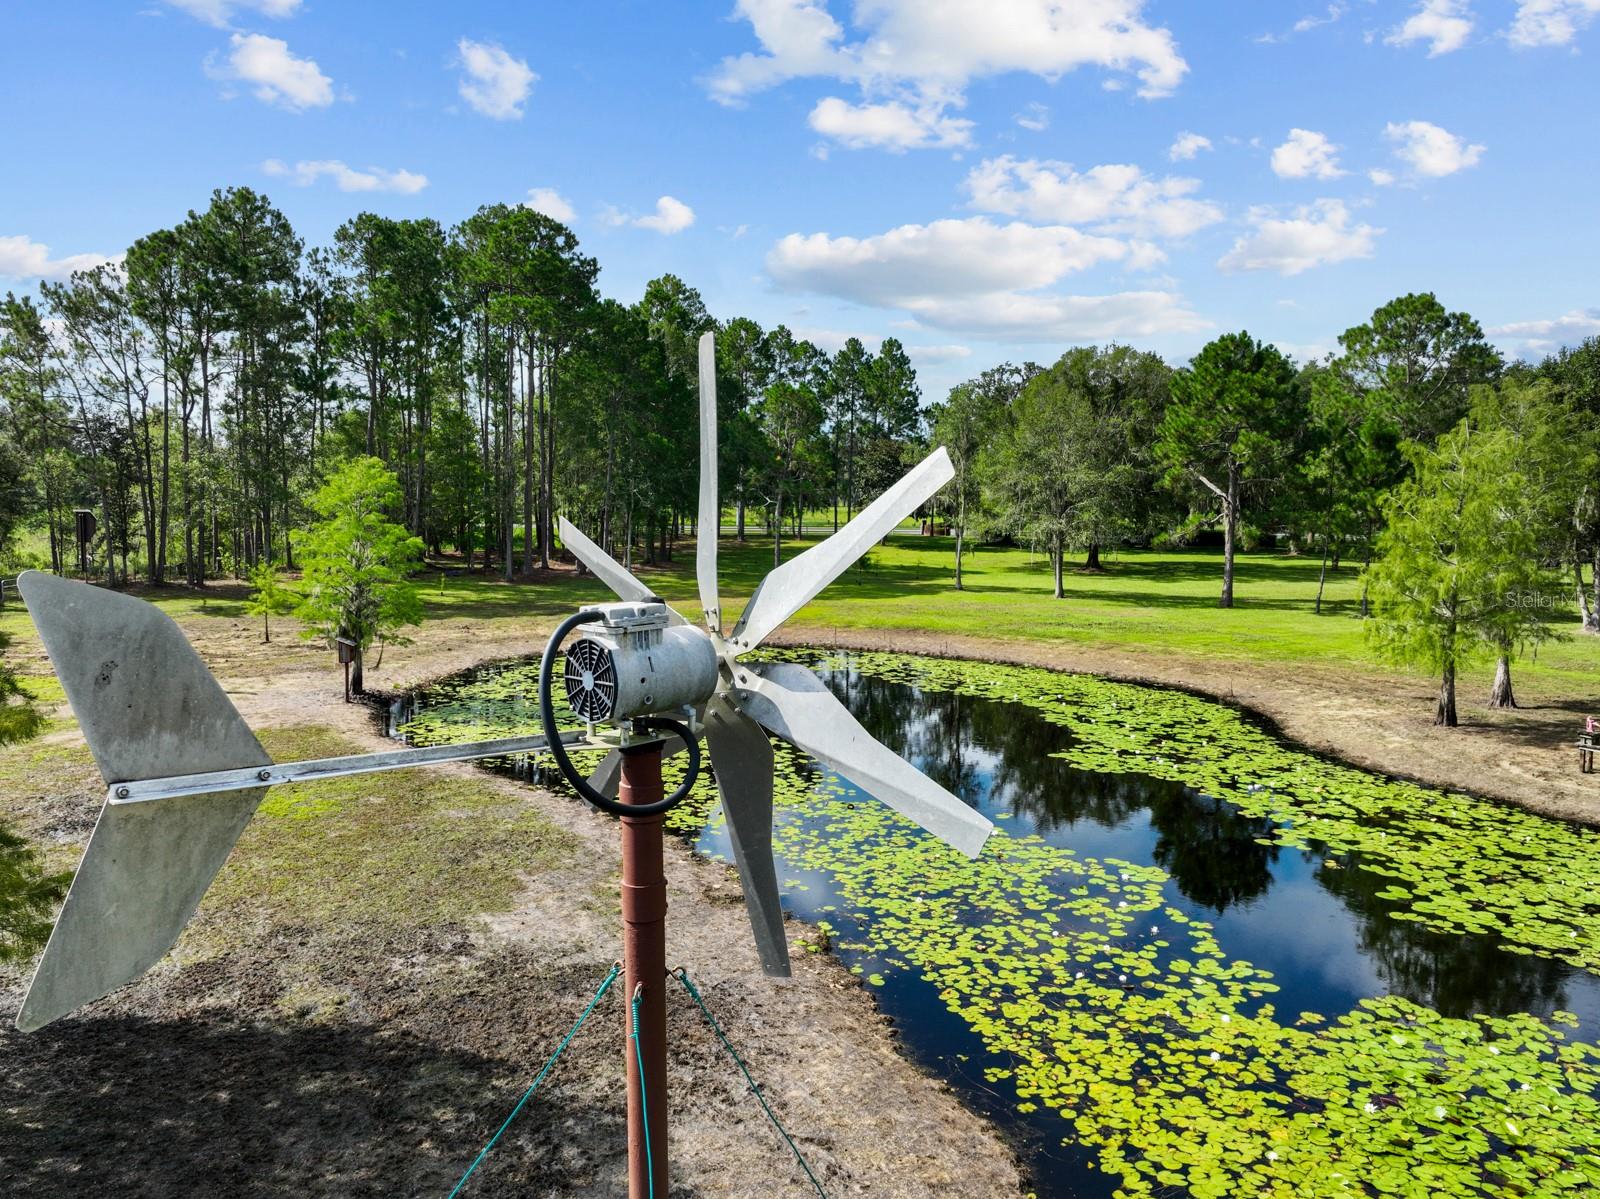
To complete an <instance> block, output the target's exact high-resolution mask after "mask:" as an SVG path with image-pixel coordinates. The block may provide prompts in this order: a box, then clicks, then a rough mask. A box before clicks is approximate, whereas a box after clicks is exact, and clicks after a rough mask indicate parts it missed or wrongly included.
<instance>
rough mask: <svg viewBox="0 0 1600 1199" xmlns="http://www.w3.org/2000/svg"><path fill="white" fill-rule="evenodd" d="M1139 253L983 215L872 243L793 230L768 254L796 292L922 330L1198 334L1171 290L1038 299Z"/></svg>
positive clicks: (1050, 335)
mask: <svg viewBox="0 0 1600 1199" xmlns="http://www.w3.org/2000/svg"><path fill="white" fill-rule="evenodd" d="M1133 252H1134V251H1133V250H1132V249H1131V248H1130V247H1129V246H1128V245H1127V244H1126V243H1125V242H1123V241H1120V240H1118V239H1116V238H1110V237H1100V236H1095V235H1093V234H1088V233H1084V232H1083V231H1081V230H1079V229H1074V228H1072V227H1070V226H1066V225H1042V226H1041V225H1029V224H1025V223H1023V222H1020V221H1014V222H1012V223H1010V224H1006V225H999V224H996V223H994V222H993V221H991V220H989V219H988V218H987V217H969V218H967V219H965V220H943V221H934V222H932V223H930V224H927V225H902V226H900V227H899V228H896V229H891V230H889V231H888V232H887V233H882V234H878V235H876V236H873V237H862V238H856V237H833V236H830V235H829V234H826V233H813V234H809V235H806V234H799V233H792V234H790V235H789V236H787V237H785V238H782V239H781V240H779V241H778V242H777V243H776V244H775V245H774V246H773V247H772V249H771V250H770V251H769V252H768V254H767V271H768V273H769V274H770V275H771V276H772V278H773V280H774V281H775V282H776V283H777V284H778V285H779V286H780V287H783V288H785V289H787V290H790V291H809V292H818V293H821V294H824V295H830V296H835V297H837V298H839V299H843V300H848V301H851V302H853V303H858V304H865V305H869V306H872V307H879V308H894V309H900V310H903V311H905V312H909V313H911V314H912V315H914V316H915V317H916V318H917V321H918V323H919V324H921V325H925V326H928V327H932V328H939V329H947V330H951V331H954V332H958V333H966V334H969V335H971V336H976V337H1000V338H1004V337H1016V338H1018V339H1021V340H1051V339H1060V338H1069V337H1079V338H1081V337H1099V336H1136V335H1151V334H1154V333H1158V332H1170V331H1173V330H1175V329H1187V328H1197V327H1199V318H1198V317H1196V316H1195V315H1194V313H1192V312H1190V311H1188V309H1187V308H1185V307H1184V305H1183V302H1182V300H1181V299H1180V298H1179V297H1177V296H1174V295H1171V294H1169V293H1165V292H1129V293H1123V294H1122V295H1116V296H1063V295H1054V294H1037V293H1038V292H1039V290H1040V289H1041V288H1045V287H1049V286H1051V285H1052V284H1055V283H1058V282H1060V281H1061V280H1062V279H1064V278H1066V277H1067V276H1069V275H1072V274H1077V273H1079V272H1081V271H1085V270H1088V269H1090V268H1091V267H1094V266H1096V265H1099V264H1101V263H1108V262H1123V261H1125V260H1127V259H1128V258H1129V257H1130V255H1131V254H1132V253H1133Z"/></svg>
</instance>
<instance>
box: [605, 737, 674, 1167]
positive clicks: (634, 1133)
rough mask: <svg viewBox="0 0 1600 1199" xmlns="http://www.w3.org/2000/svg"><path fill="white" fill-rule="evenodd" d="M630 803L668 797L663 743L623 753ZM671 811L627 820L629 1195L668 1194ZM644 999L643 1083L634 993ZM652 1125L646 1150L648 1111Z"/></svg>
mask: <svg viewBox="0 0 1600 1199" xmlns="http://www.w3.org/2000/svg"><path fill="white" fill-rule="evenodd" d="M617 798H618V800H620V801H621V802H622V803H624V804H650V803H655V802H656V801H658V800H659V799H660V798H661V743H660V742H659V741H658V742H656V743H654V744H652V745H643V746H639V747H638V748H635V749H625V750H623V751H622V781H621V785H620V786H619V788H618V791H617ZM663 819H664V815H663V814H657V815H655V816H624V817H623V818H622V964H623V968H624V976H623V977H624V979H625V981H626V985H627V990H626V991H624V992H623V994H624V995H625V996H626V998H627V1003H626V1004H624V1007H623V1020H624V1023H625V1025H626V1028H625V1035H624V1038H623V1045H624V1047H625V1049H626V1052H627V1062H628V1199H650V1197H651V1196H652V1195H654V1196H655V1199H666V1196H667V988H666V983H667V876H666V869H665V866H664V865H663V861H662V828H661V824H662V820H663ZM635 995H638V996H639V998H640V1002H639V1048H638V1051H637V1052H638V1054H639V1056H641V1057H643V1059H644V1085H643V1087H641V1086H640V1080H639V1065H638V1060H637V1058H636V1057H635V1050H634V1044H633V1039H632V1034H633V997H634V996H635ZM647 1111H648V1125H649V1130H650V1139H649V1153H648V1156H647V1155H646V1152H645V1127H646V1112H647Z"/></svg>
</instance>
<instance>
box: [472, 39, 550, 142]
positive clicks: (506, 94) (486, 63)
mask: <svg viewBox="0 0 1600 1199" xmlns="http://www.w3.org/2000/svg"><path fill="white" fill-rule="evenodd" d="M456 52H457V55H458V58H457V65H459V66H460V67H461V69H462V70H463V71H464V72H465V74H463V75H462V77H461V82H460V84H459V85H458V87H457V90H458V91H459V92H460V93H461V98H462V99H463V100H465V101H466V102H467V103H468V104H470V105H472V107H473V108H474V109H475V110H477V111H478V112H480V113H482V114H483V115H484V116H486V117H493V118H494V119H495V120H497V121H514V120H518V119H520V118H521V116H522V103H523V101H524V100H526V99H527V98H528V93H529V92H530V91H532V90H533V84H534V81H535V80H536V79H538V78H539V76H537V75H536V74H534V73H533V71H531V70H530V69H529V68H528V64H527V63H525V62H523V61H522V59H520V58H513V57H511V55H510V54H508V53H507V52H506V51H505V49H504V48H502V47H500V46H496V45H494V44H493V43H490V42H475V41H473V40H472V39H471V38H465V37H464V38H462V39H461V40H460V41H459V42H457V43H456Z"/></svg>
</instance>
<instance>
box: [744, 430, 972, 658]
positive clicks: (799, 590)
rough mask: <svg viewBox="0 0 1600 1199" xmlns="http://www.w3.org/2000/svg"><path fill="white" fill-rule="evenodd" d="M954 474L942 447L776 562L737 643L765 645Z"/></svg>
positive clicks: (749, 610) (753, 599)
mask: <svg viewBox="0 0 1600 1199" xmlns="http://www.w3.org/2000/svg"><path fill="white" fill-rule="evenodd" d="M954 477H955V468H954V467H953V466H951V465H950V455H949V454H947V453H946V452H945V449H944V447H943V446H940V447H939V448H938V449H937V450H935V451H934V452H933V453H931V454H929V455H928V456H927V457H926V458H924V459H923V460H922V461H921V462H919V463H918V464H917V465H916V466H914V467H913V468H912V469H911V470H910V472H909V473H907V475H906V477H905V478H903V479H901V480H900V481H899V482H898V483H896V484H895V485H894V486H893V487H891V488H889V490H888V491H886V492H884V493H883V494H882V495H880V496H879V497H878V498H877V499H875V500H873V501H872V503H870V504H868V505H867V506H866V507H865V508H863V509H862V510H861V511H860V512H859V513H858V514H857V515H856V517H855V519H854V520H852V521H851V522H850V523H849V524H847V525H845V527H844V528H842V529H840V530H839V531H838V532H837V533H835V534H834V535H833V536H832V537H830V538H828V539H827V540H826V541H824V542H822V544H820V545H814V546H812V547H811V548H810V549H808V550H807V551H806V552H805V553H803V554H800V555H799V556H798V557H794V558H791V559H789V561H787V562H785V563H784V564H783V565H782V566H778V567H775V568H774V569H773V570H772V571H771V572H770V573H769V574H768V575H767V577H766V578H764V579H762V580H761V585H760V586H759V587H757V588H756V592H755V594H754V595H752V596H751V597H750V602H749V603H748V604H746V605H745V609H744V613H743V615H741V616H740V617H739V623H738V624H737V625H735V626H734V630H733V635H732V637H731V638H730V640H731V641H732V642H733V643H734V646H735V647H736V648H737V649H738V651H739V652H740V653H743V652H744V651H746V650H751V649H754V648H755V647H756V646H758V645H760V644H761V643H762V642H763V641H764V640H766V638H767V635H768V634H770V633H771V632H772V630H773V629H775V628H777V627H778V626H779V625H781V624H782V623H783V622H784V621H786V620H788V619H789V617H791V616H793V615H794V614H795V613H796V612H798V611H800V609H801V608H803V607H805V606H806V605H807V604H809V603H810V602H811V601H812V600H813V599H815V598H816V596H817V593H818V592H820V591H821V590H822V589H823V588H824V587H826V586H827V585H828V584H829V583H831V582H833V581H834V580H835V579H836V578H838V577H839V576H840V575H841V574H843V573H844V572H845V570H847V569H848V568H849V566H850V564H851V563H853V562H854V561H855V560H856V559H857V558H859V557H861V555H862V554H864V553H866V552H867V551H868V550H869V549H871V548H872V547H873V545H875V544H876V543H877V542H879V541H881V540H883V538H884V537H886V536H887V535H888V533H889V531H890V530H891V529H893V528H894V527H895V526H896V525H898V524H899V523H900V522H901V521H903V520H904V519H905V518H906V517H908V516H910V515H911V514H912V513H913V512H915V511H916V510H917V509H918V508H920V507H921V506H922V505H923V503H925V502H926V501H927V499H928V498H929V497H930V496H932V495H933V493H934V492H936V491H938V490H939V488H941V487H943V486H944V485H945V484H946V483H948V482H949V481H950V480H951V479H952V478H954Z"/></svg>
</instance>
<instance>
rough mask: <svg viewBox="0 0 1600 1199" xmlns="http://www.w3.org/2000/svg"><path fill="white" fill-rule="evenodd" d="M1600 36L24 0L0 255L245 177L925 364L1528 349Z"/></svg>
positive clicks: (96, 245) (1496, 4) (1116, 6)
mask: <svg viewBox="0 0 1600 1199" xmlns="http://www.w3.org/2000/svg"><path fill="white" fill-rule="evenodd" d="M1597 52H1600V0H1336V2H1334V3H1332V4H1329V3H1327V2H1326V0H1316V2H1307V3H1298V2H1293V3H1283V2H1282V0H1279V2H1277V3H1266V2H1255V0H1243V2H1234V3H1227V4H1198V3H1192V2H1191V3H1179V2H1177V0H1148V2H1141V0H1054V2H1052V0H977V2H973V0H855V2H846V0H737V3H735V2H734V0H717V2H715V3H707V4H701V3H692V2H674V3H662V2H660V0H656V2H653V3H648V2H641V0H589V2H588V3H584V4H570V3H565V4H550V3H526V2H524V3H517V4H512V3H488V2H482V3H472V2H462V3H456V4H452V5H440V4H432V3H410V4H405V3H392V2H391V3H376V2H374V0H359V2H357V0H349V2H340V3H333V2H332V0H91V2H82V3H72V4H56V5H41V4H27V5H9V6H6V11H5V12H4V13H0V87H3V89H4V92H5V99H6V101H7V107H8V111H9V112H10V113H11V114H12V115H11V120H10V122H8V128H7V135H6V139H5V143H4V149H3V151H0V153H3V154H4V161H5V163H6V166H5V169H4V170H3V171H0V287H13V288H17V289H22V290H26V289H28V288H30V287H32V286H33V285H34V284H35V283H36V282H37V280H38V278H39V277H41V276H60V275H62V274H64V273H65V272H67V271H69V270H70V269H71V268H72V267H73V266H74V265H81V264H84V263H92V262H94V261H97V260H99V258H100V257H104V256H111V255H114V254H116V253H118V252H119V251H121V250H122V249H124V248H125V247H126V246H127V244H128V243H129V242H130V241H131V240H132V239H133V238H135V237H137V236H140V235H142V234H143V233H146V232H148V231H150V230H152V229H155V228H158V227H161V226H164V225H170V224H172V223H173V222H175V221H176V220H178V219H180V218H181V217H182V215H183V214H184V212H185V211H187V210H188V209H189V208H191V207H199V206H203V205H204V203H205V202H206V199H207V197H208V195H209V193H210V191H211V189H213V188H215V187H222V186H227V185H231V184H245V185H249V186H251V187H254V188H257V189H260V190H262V191H265V192H266V193H267V194H268V195H269V196H271V198H272V199H273V200H274V201H275V202H276V203H277V204H278V205H279V207H281V208H282V209H283V210H284V211H285V212H286V213H287V214H288V215H289V217H290V219H291V220H292V221H293V222H294V225H295V227H296V228H297V229H298V230H299V231H300V233H301V235H302V236H304V237H305V238H306V239H307V241H308V243H312V244H315V243H319V242H326V241H327V240H328V239H329V238H330V236H331V234H332V232H333V230H334V228H335V227H336V226H337V225H338V224H339V223H340V222H341V221H342V220H344V219H346V218H347V217H349V216H351V215H353V214H354V213H355V212H357V211H360V210H362V209H371V210H374V211H377V212H381V213H385V214H387V215H391V216H397V217H402V216H404V217H409V216H424V215H427V216H434V217H437V218H439V219H440V220H442V221H444V222H446V223H453V222H454V221H456V220H459V219H460V218H462V217H463V216H466V215H467V214H469V213H470V212H471V211H473V210H474V209H475V208H476V207H478V206H479V205H480V204H484V203H492V202H498V201H504V202H512V203H517V202H531V203H534V204H535V205H537V206H540V207H543V208H545V209H546V210H548V211H551V212H552V213H553V214H554V215H558V216H561V217H562V218H563V219H566V220H568V222H569V223H570V224H571V225H572V226H573V227H574V229H575V230H576V231H577V233H578V234H579V236H580V238H581V239H582V242H583V244H584V247H585V248H586V250H587V251H588V252H590V253H592V254H594V255H596V256H597V257H598V258H599V260H600V263H601V267H602V273H601V286H602V289H603V290H604V291H605V292H606V293H607V294H610V295H613V296H616V297H618V298H620V299H624V300H633V299H636V298H637V297H638V295H639V293H640V291H641V289H642V287H643V285H644V283H645V281H646V280H648V279H649V278H651V277H652V276H654V275H657V274H660V273H662V272H664V271H672V272H675V273H677V274H679V275H681V276H683V277H684V278H685V279H686V280H688V281H689V282H690V283H692V284H693V285H694V286H696V287H698V288H699V289H700V290H701V292H702V293H703V294H704V296H705V298H706V301H707V303H708V305H709V306H710V308H711V310H712V311H713V313H715V314H716V315H717V316H719V317H724V318H725V317H731V316H735V315H748V316H752V317H755V318H756V319H758V320H760V321H761V322H762V323H763V324H766V325H772V324H776V323H778V322H784V323H787V324H788V325H789V326H790V327H791V328H793V329H795V330H796V331H797V332H799V333H802V334H804V335H806V336H809V337H811V338H812V339H813V340H816V341H818V342H819V344H822V345H824V346H826V347H828V348H833V347H835V346H836V345H837V344H838V343H839V342H840V341H841V340H842V339H843V337H845V336H847V335H851V334H855V335H859V336H862V337H863V338H865V339H867V340H868V341H869V344H870V343H871V342H872V341H873V340H874V339H878V338H882V337H886V336H893V337H898V338H900V340H901V341H902V342H904V343H905V344H906V345H907V346H908V348H910V349H911V351H912V354H913V358H914V360H915V361H916V362H917V364H918V367H919V371H920V373H921V375H922V379H923V384H924V389H925V392H926V393H927V395H928V396H929V398H936V397H937V396H939V395H941V394H942V392H943V391H944V389H945V388H947V387H948V386H949V385H950V384H951V383H953V382H955V381H957V380H959V379H961V378H964V377H966V376H968V375H970V374H974V373H976V372H977V371H979V370H982V369H984V368H986V367H988V366H991V365H993V364H995V363H996V362H1000V361H1003V360H1006V359H1011V360H1015V361H1020V360H1022V359H1024V358H1033V359H1036V360H1039V361H1051V360H1053V359H1054V358H1055V357H1057V356H1058V355H1059V354H1060V353H1061V352H1062V351H1063V350H1064V349H1066V348H1067V347H1069V346H1071V345H1074V344H1081V343H1084V342H1104V341H1108V340H1121V341H1125V342H1129V343H1131V344H1134V345H1138V346H1141V347H1145V348H1149V349H1153V350H1156V351H1158V352H1160V353H1162V354H1163V355H1165V356H1167V357H1168V358H1169V359H1171V360H1173V361H1182V360H1183V359H1185V358H1187V357H1188V355H1189V354H1191V353H1192V352H1193V351H1194V350H1195V349H1197V348H1198V347H1199V346H1200V345H1202V344H1203V343H1204V342H1205V341H1206V340H1208V339H1209V338H1210V337H1211V336H1214V335H1215V334H1217V333H1219V332H1223V331H1227V330H1232V329H1239V328H1248V329H1249V330H1250V331H1251V332H1253V333H1255V334H1256V335H1258V336H1261V337H1265V338H1268V339H1271V340H1273V341H1276V342H1278V343H1279V344H1280V345H1282V346H1284V347H1285V348H1286V349H1288V350H1289V351H1290V352H1292V353H1294V354H1295V355H1296V356H1297V357H1299V358H1302V359H1303V358H1305V357H1309V356H1315V355H1319V354H1321V353H1323V352H1325V351H1326V350H1328V349H1329V348H1331V347H1333V345H1334V339H1335V337H1336V336H1337V334H1338V333H1339V332H1340V331H1341V330H1343V329H1344V328H1346V327H1348V326H1349V325H1352V324H1355V323H1358V322H1359V321H1361V320H1363V319H1364V318H1365V317H1366V316H1367V315H1368V314H1369V313H1370V312H1371V310H1372V309H1373V308H1374V307H1376V306H1377V305H1378V304H1380V303H1382V302H1384V301H1385V300H1387V299H1389V298H1391V297H1393V296H1395V295H1397V294H1401V293H1403V292H1406V291H1412V290H1433V291H1435V292H1437V293H1438V294H1439V296H1440V298H1441V299H1442V300H1443V301H1444V302H1445V303H1446V304H1447V305H1449V306H1451V307H1452V308H1461V309H1465V310H1467V311H1469V312H1471V313H1473V314H1474V315H1475V316H1477V317H1478V318H1479V319H1480V320H1481V321H1482V322H1483V324H1484V325H1485V326H1486V327H1488V328H1490V329H1491V330H1493V331H1494V333H1493V336H1494V339H1495V340H1496V341H1497V342H1498V343H1499V344H1501V345H1502V346H1503V347H1504V348H1505V349H1506V350H1507V351H1508V352H1510V353H1520V354H1524V355H1528V356H1534V357H1537V356H1538V355H1539V354H1541V353H1543V352H1545V351H1546V350H1548V349H1549V348H1551V347H1553V346H1555V345H1558V344H1560V343H1562V342H1572V341H1576V340H1579V339H1581V338H1582V337H1583V336H1587V335H1590V334H1594V333H1600V294H1597V292H1600V284H1597V277H1600V271H1597V267H1600V220H1597V217H1600V211H1597V209H1600V161H1597V156H1600V155H1597V151H1600V139H1597V136H1596V132H1595V113H1596V112H1597V109H1600V105H1597V99H1600V71H1597V70H1596V69H1595V65H1594V55H1595V54H1596V53H1597Z"/></svg>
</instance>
